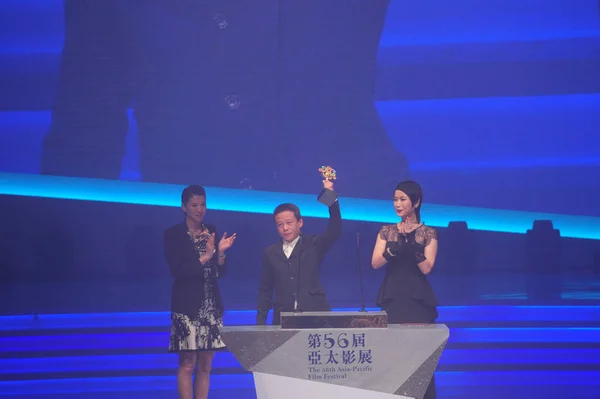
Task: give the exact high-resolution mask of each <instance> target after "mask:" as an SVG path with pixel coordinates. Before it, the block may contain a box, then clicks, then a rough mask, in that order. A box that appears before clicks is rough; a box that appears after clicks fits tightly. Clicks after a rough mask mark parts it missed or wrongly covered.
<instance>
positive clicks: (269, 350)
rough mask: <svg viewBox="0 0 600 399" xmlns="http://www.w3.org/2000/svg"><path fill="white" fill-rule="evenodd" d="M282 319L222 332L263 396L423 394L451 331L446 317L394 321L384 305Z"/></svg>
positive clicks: (342, 398)
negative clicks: (423, 321) (443, 319)
mask: <svg viewBox="0 0 600 399" xmlns="http://www.w3.org/2000/svg"><path fill="white" fill-rule="evenodd" d="M281 319H282V326H228V327H224V328H223V329H222V331H221V337H222V339H223V341H224V342H225V344H226V345H227V347H228V348H229V350H230V351H231V353H232V354H233V355H234V356H235V357H236V359H237V360H238V361H239V362H240V364H241V365H242V367H243V368H244V369H245V370H248V371H251V372H252V373H253V375H254V383H255V386H256V394H257V398H258V399H280V398H283V399H321V398H327V399H331V398H337V399H385V398H388V399H393V398H395V399H398V398H411V399H422V398H423V395H424V394H425V391H426V389H427V386H428V384H429V381H430V380H431V377H432V376H433V372H434V371H435V369H436V367H437V364H438V361H439V359H440V357H441V355H442V352H443V350H444V348H445V346H446V343H447V341H448V337H449V330H448V327H446V326H445V325H443V324H431V325H397V324H392V325H388V324H387V315H386V314H385V312H304V313H282V314H281ZM335 326H340V327H335Z"/></svg>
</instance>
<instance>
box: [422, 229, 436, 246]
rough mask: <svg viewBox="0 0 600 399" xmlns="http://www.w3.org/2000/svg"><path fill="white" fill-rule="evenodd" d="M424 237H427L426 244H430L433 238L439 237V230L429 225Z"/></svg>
mask: <svg viewBox="0 0 600 399" xmlns="http://www.w3.org/2000/svg"><path fill="white" fill-rule="evenodd" d="M424 238H425V240H424V242H425V246H428V245H429V244H430V243H431V240H437V239H438V236H437V230H436V229H434V228H433V227H429V226H427V227H426V228H425V231H424Z"/></svg>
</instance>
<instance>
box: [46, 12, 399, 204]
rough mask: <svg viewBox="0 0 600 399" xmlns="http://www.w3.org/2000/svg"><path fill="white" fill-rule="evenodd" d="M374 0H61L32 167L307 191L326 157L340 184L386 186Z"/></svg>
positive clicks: (395, 167)
mask: <svg viewBox="0 0 600 399" xmlns="http://www.w3.org/2000/svg"><path fill="white" fill-rule="evenodd" d="M386 9H387V1H381V0H378V1H371V2H368V3H367V2H350V3H349V4H348V6H346V7H343V8H340V7H339V6H338V4H337V3H336V2H331V3H330V4H329V3H327V2H322V1H308V2H291V1H283V2H281V1H275V0H268V1H261V2H258V3H257V2H249V1H248V2H208V1H206V2H203V1H177V2H154V1H150V2H123V1H102V2H80V1H66V2H65V3H64V13H65V20H64V48H63V49H62V53H61V57H60V69H59V74H58V85H57V89H56V93H55V96H54V99H53V108H52V120H51V123H50V127H49V129H48V132H47V134H46V136H45V137H44V141H43V147H42V155H41V166H40V171H41V173H43V174H48V175H61V176H77V177H92V178H102V179H134V180H143V181H150V182H161V183H177V184H189V183H190V182H195V183H201V184H203V185H206V186H221V187H229V188H252V189H256V190H268V191H287V192H314V191H315V190H318V187H319V186H318V184H319V175H318V173H317V172H316V168H318V167H320V166H321V165H324V164H331V165H334V166H335V167H336V168H337V169H338V170H339V171H340V172H341V173H342V174H343V176H344V179H343V181H340V188H339V190H340V192H342V193H343V194H344V195H346V196H361V197H374V196H375V197H376V196H378V197H382V198H383V197H385V198H388V197H389V195H390V194H389V192H390V189H391V187H393V186H394V184H395V183H396V182H397V181H398V180H400V179H403V178H406V177H407V166H406V164H405V161H404V158H403V156H402V154H401V153H400V152H399V151H397V150H396V149H395V148H394V147H393V145H392V143H391V141H390V140H389V139H388V136H387V134H386V132H385V130H384V128H383V126H382V124H381V122H380V120H379V117H378V114H377V111H376V109H375V103H374V97H373V90H374V85H375V77H376V68H375V66H376V57H377V49H378V44H379V40H380V34H381V31H382V29H383V24H384V21H385V14H386ZM358 32H360V34H356V33H358ZM375 161H377V163H379V164H384V165H386V169H387V168H390V167H391V168H392V169H391V170H390V171H389V173H387V174H381V173H378V174H373V173H371V172H370V171H369V170H368V169H369V168H367V167H366V165H367V164H369V163H373V162H375Z"/></svg>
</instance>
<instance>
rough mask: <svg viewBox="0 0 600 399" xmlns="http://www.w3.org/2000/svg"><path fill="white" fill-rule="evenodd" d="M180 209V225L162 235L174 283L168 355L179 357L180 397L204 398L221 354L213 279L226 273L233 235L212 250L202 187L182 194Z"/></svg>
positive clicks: (212, 230) (220, 311) (212, 229)
mask: <svg viewBox="0 0 600 399" xmlns="http://www.w3.org/2000/svg"><path fill="white" fill-rule="evenodd" d="M181 208H182V209H183V211H184V212H185V221H184V223H180V224H177V225H175V226H172V227H170V228H168V229H167V230H165V236H164V240H165V256H166V258H167V263H168V264H169V269H170V270H171V275H172V276H173V279H174V281H173V291H172V295H171V336H170V343H169V351H170V352H174V353H178V355H179V368H178V370H177V388H178V391H179V397H180V398H181V399H193V398H201V399H205V398H206V397H207V396H208V388H209V383H210V370H211V364H212V359H213V356H214V353H215V351H217V350H222V349H225V344H224V343H223V341H222V340H221V336H220V329H221V327H222V326H223V302H222V300H221V294H220V291H219V285H218V282H217V279H218V278H219V277H221V276H222V275H223V274H224V273H225V271H226V263H225V251H226V250H227V249H229V248H230V247H231V246H232V245H233V243H234V241H235V238H236V235H235V234H233V235H231V236H230V237H227V233H224V234H223V236H222V237H221V239H220V240H219V244H218V245H217V247H215V237H216V235H217V233H216V228H215V227H214V226H211V225H207V224H204V223H203V219H204V216H205V214H206V192H205V190H204V188H203V187H201V186H189V187H187V188H185V189H184V190H183V192H182V194H181ZM194 368H195V369H196V375H195V379H194V383H193V384H192V376H193V374H194Z"/></svg>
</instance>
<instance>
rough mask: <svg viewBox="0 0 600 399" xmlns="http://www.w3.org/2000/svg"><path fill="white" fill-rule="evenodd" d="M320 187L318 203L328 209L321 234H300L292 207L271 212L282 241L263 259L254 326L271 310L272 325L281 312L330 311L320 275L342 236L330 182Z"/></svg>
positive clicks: (297, 212) (299, 219)
mask: <svg viewBox="0 0 600 399" xmlns="http://www.w3.org/2000/svg"><path fill="white" fill-rule="evenodd" d="M323 187H324V190H323V192H322V193H321V195H320V196H319V201H320V202H322V203H324V204H326V205H327V206H329V224H328V226H327V230H325V232H324V233H323V234H320V235H305V234H302V233H301V231H300V230H301V228H302V226H303V224H304V222H303V220H302V216H301V215H300V209H298V207H297V206H296V205H294V204H281V205H279V206H277V208H275V211H274V212H273V216H274V219H275V225H276V226H277V231H278V232H279V235H280V236H281V240H280V241H278V242H276V243H275V244H273V245H271V246H269V247H267V249H265V252H264V255H263V265H262V276H261V280H260V287H259V292H258V306H257V310H258V313H257V315H256V324H266V320H267V315H268V313H269V310H270V309H271V308H273V324H280V314H281V312H291V311H294V310H303V311H327V310H331V307H330V306H329V302H328V301H327V297H326V294H325V290H324V289H323V286H322V285H321V281H320V276H319V272H320V269H321V261H322V260H323V257H324V256H325V254H326V253H327V251H329V249H330V248H331V247H332V246H333V244H334V243H335V242H336V241H337V239H338V238H339V237H340V235H341V233H342V215H341V212H340V205H339V203H338V200H337V195H336V194H335V192H334V191H333V182H332V181H329V180H325V181H323ZM273 293H275V298H274V300H273Z"/></svg>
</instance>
